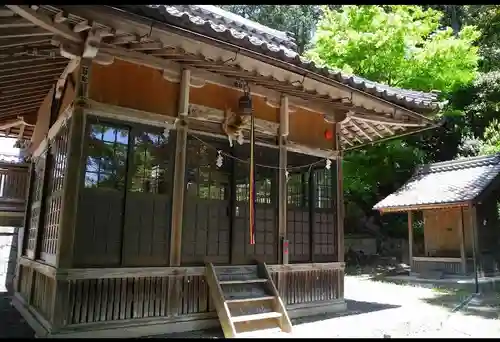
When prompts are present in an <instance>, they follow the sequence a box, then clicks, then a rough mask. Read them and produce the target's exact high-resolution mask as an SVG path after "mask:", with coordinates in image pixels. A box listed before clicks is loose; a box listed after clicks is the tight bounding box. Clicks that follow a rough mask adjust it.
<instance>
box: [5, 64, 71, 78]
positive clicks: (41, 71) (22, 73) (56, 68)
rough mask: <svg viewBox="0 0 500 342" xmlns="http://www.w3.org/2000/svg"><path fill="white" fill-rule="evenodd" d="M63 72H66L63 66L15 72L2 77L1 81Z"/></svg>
mask: <svg viewBox="0 0 500 342" xmlns="http://www.w3.org/2000/svg"><path fill="white" fill-rule="evenodd" d="M61 70H64V69H63V68H62V66H61V67H52V68H46V69H45V68H42V69H41V70H31V71H21V72H14V73H12V74H5V75H0V79H6V78H10V77H15V78H17V77H18V76H24V75H33V74H37V75H40V74H46V73H50V74H53V73H54V72H61Z"/></svg>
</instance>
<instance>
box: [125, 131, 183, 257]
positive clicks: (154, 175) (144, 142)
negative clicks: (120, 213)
mask: <svg viewBox="0 0 500 342" xmlns="http://www.w3.org/2000/svg"><path fill="white" fill-rule="evenodd" d="M174 156H175V133H174V132H171V133H170V134H169V135H168V136H167V137H165V136H164V135H163V130H162V129H161V128H159V127H149V126H139V125H135V126H133V127H132V130H131V139H130V148H129V158H128V160H129V161H128V172H127V192H126V201H125V220H124V223H123V224H124V227H123V251H122V254H123V256H122V265H123V266H128V267H134V266H135V267H137V266H168V265H169V251H170V225H171V206H172V200H171V196H172V181H173V179H172V177H173V167H174Z"/></svg>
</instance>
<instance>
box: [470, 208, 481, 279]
mask: <svg viewBox="0 0 500 342" xmlns="http://www.w3.org/2000/svg"><path fill="white" fill-rule="evenodd" d="M469 208H470V215H469V217H470V228H471V232H472V255H473V256H472V258H473V259H474V271H475V272H477V275H478V276H483V269H482V265H481V255H480V253H479V237H478V232H477V213H476V206H475V205H474V204H472V203H471V204H470V206H469Z"/></svg>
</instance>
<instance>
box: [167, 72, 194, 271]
mask: <svg viewBox="0 0 500 342" xmlns="http://www.w3.org/2000/svg"><path fill="white" fill-rule="evenodd" d="M190 79H191V71H190V70H189V69H183V70H182V75H181V83H180V95H179V110H178V118H179V120H180V123H179V126H178V128H177V141H176V146H175V166H174V186H173V195H172V225H171V229H172V234H171V242H170V266H180V264H181V243H182V219H183V214H184V212H183V209H184V189H185V184H184V183H185V182H184V178H185V172H186V144H187V127H186V124H185V118H186V116H187V115H188V111H189V83H190Z"/></svg>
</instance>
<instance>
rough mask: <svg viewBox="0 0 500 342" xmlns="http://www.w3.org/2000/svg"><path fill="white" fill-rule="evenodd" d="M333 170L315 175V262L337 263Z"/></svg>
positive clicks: (319, 170) (321, 171) (315, 173)
mask: <svg viewBox="0 0 500 342" xmlns="http://www.w3.org/2000/svg"><path fill="white" fill-rule="evenodd" d="M332 181H333V174H332V170H331V169H330V170H327V169H318V170H315V171H314V173H313V190H314V196H313V201H314V202H313V206H312V208H313V216H312V224H313V255H314V256H313V260H314V261H315V262H328V261H335V252H336V244H335V233H336V226H337V225H336V222H335V214H334V213H335V206H334V204H335V201H334V193H333V182H332Z"/></svg>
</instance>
